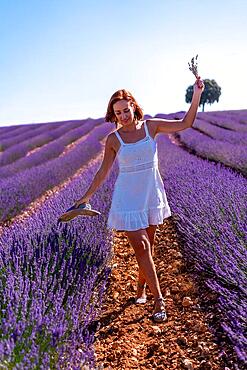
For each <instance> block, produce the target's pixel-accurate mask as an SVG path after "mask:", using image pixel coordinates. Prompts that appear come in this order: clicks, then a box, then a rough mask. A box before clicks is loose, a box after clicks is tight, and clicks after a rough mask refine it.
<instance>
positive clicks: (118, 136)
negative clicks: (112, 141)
mask: <svg viewBox="0 0 247 370" xmlns="http://www.w3.org/2000/svg"><path fill="white" fill-rule="evenodd" d="M114 133H115V135H116V136H117V138H118V140H119V141H120V144H122V145H124V142H123V140H122V138H121V136H120V135H119V133H118V132H117V130H116V131H114Z"/></svg>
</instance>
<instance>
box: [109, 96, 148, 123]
mask: <svg viewBox="0 0 247 370" xmlns="http://www.w3.org/2000/svg"><path fill="white" fill-rule="evenodd" d="M119 100H127V101H131V102H132V103H133V105H134V106H135V113H134V115H135V118H136V119H138V120H141V119H143V117H144V115H143V110H142V109H141V107H140V106H139V104H138V103H137V101H136V99H135V98H134V96H133V95H132V94H131V93H130V92H129V91H127V90H125V89H121V90H117V91H116V92H115V93H114V94H113V95H112V96H111V98H110V101H109V103H108V107H107V112H106V115H105V121H106V122H114V123H115V124H116V126H117V124H118V122H117V117H116V116H115V113H114V110H113V104H115V103H116V102H117V101H119Z"/></svg>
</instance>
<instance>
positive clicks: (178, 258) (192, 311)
mask: <svg viewBox="0 0 247 370" xmlns="http://www.w3.org/2000/svg"><path fill="white" fill-rule="evenodd" d="M113 248H114V257H113V261H112V268H113V271H112V275H111V280H110V285H109V288H108V294H107V298H106V300H105V302H104V304H103V311H102V312H103V314H102V316H101V317H100V319H99V324H98V326H99V329H98V331H97V332H96V340H95V343H94V345H95V352H96V358H97V369H103V368H107V369H119V370H121V369H167V370H172V369H189V370H193V369H200V370H210V369H214V370H216V369H221V370H226V369H229V368H227V367H225V366H224V363H223V360H222V358H221V354H220V349H219V348H218V345H217V344H216V343H215V341H214V337H213V335H212V334H211V333H210V331H209V329H208V327H207V324H206V319H205V314H204V313H203V312H202V310H201V308H200V304H199V298H198V291H197V288H196V286H195V284H194V283H193V280H192V278H191V276H190V274H189V273H188V272H187V271H186V266H185V264H184V262H183V258H182V254H181V252H180V247H179V241H178V238H177V236H176V230H175V224H174V221H173V220H172V219H171V217H170V218H169V219H166V220H165V221H164V224H163V225H161V226H159V228H158V229H157V233H156V239H155V256H154V262H155V265H156V269H157V274H158V276H159V281H160V284H161V290H162V293H163V295H164V296H165V298H166V308H167V317H168V319H167V321H166V322H165V323H160V324H157V323H154V322H153V321H152V320H151V315H152V311H153V306H154V301H153V298H152V295H151V292H150V291H149V290H148V289H147V296H148V301H147V303H146V304H144V305H143V304H142V305H135V304H134V296H135V290H136V281H137V276H138V269H137V262H136V259H135V255H134V251H133V249H132V248H131V247H130V246H129V243H128V240H127V238H126V236H125V234H124V233H123V232H116V234H115V237H114V246H113Z"/></svg>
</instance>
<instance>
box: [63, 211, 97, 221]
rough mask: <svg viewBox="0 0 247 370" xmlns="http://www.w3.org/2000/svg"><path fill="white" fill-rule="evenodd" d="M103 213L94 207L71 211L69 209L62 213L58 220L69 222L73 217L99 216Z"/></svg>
mask: <svg viewBox="0 0 247 370" xmlns="http://www.w3.org/2000/svg"><path fill="white" fill-rule="evenodd" d="M100 214H101V213H100V212H99V211H96V210H94V209H78V208H76V209H72V210H71V211H67V212H65V213H64V214H62V215H61V216H60V217H59V219H58V221H62V222H67V221H70V220H72V219H73V218H75V217H77V216H98V215H100Z"/></svg>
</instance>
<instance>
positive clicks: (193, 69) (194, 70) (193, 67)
mask: <svg viewBox="0 0 247 370" xmlns="http://www.w3.org/2000/svg"><path fill="white" fill-rule="evenodd" d="M197 57H198V54H197V55H196V58H195V59H194V57H193V58H192V59H191V65H190V63H189V62H188V65H189V70H190V71H191V72H192V73H193V75H194V76H195V77H196V78H197V79H198V78H200V76H199V74H198V69H197ZM195 60H196V62H195Z"/></svg>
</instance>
